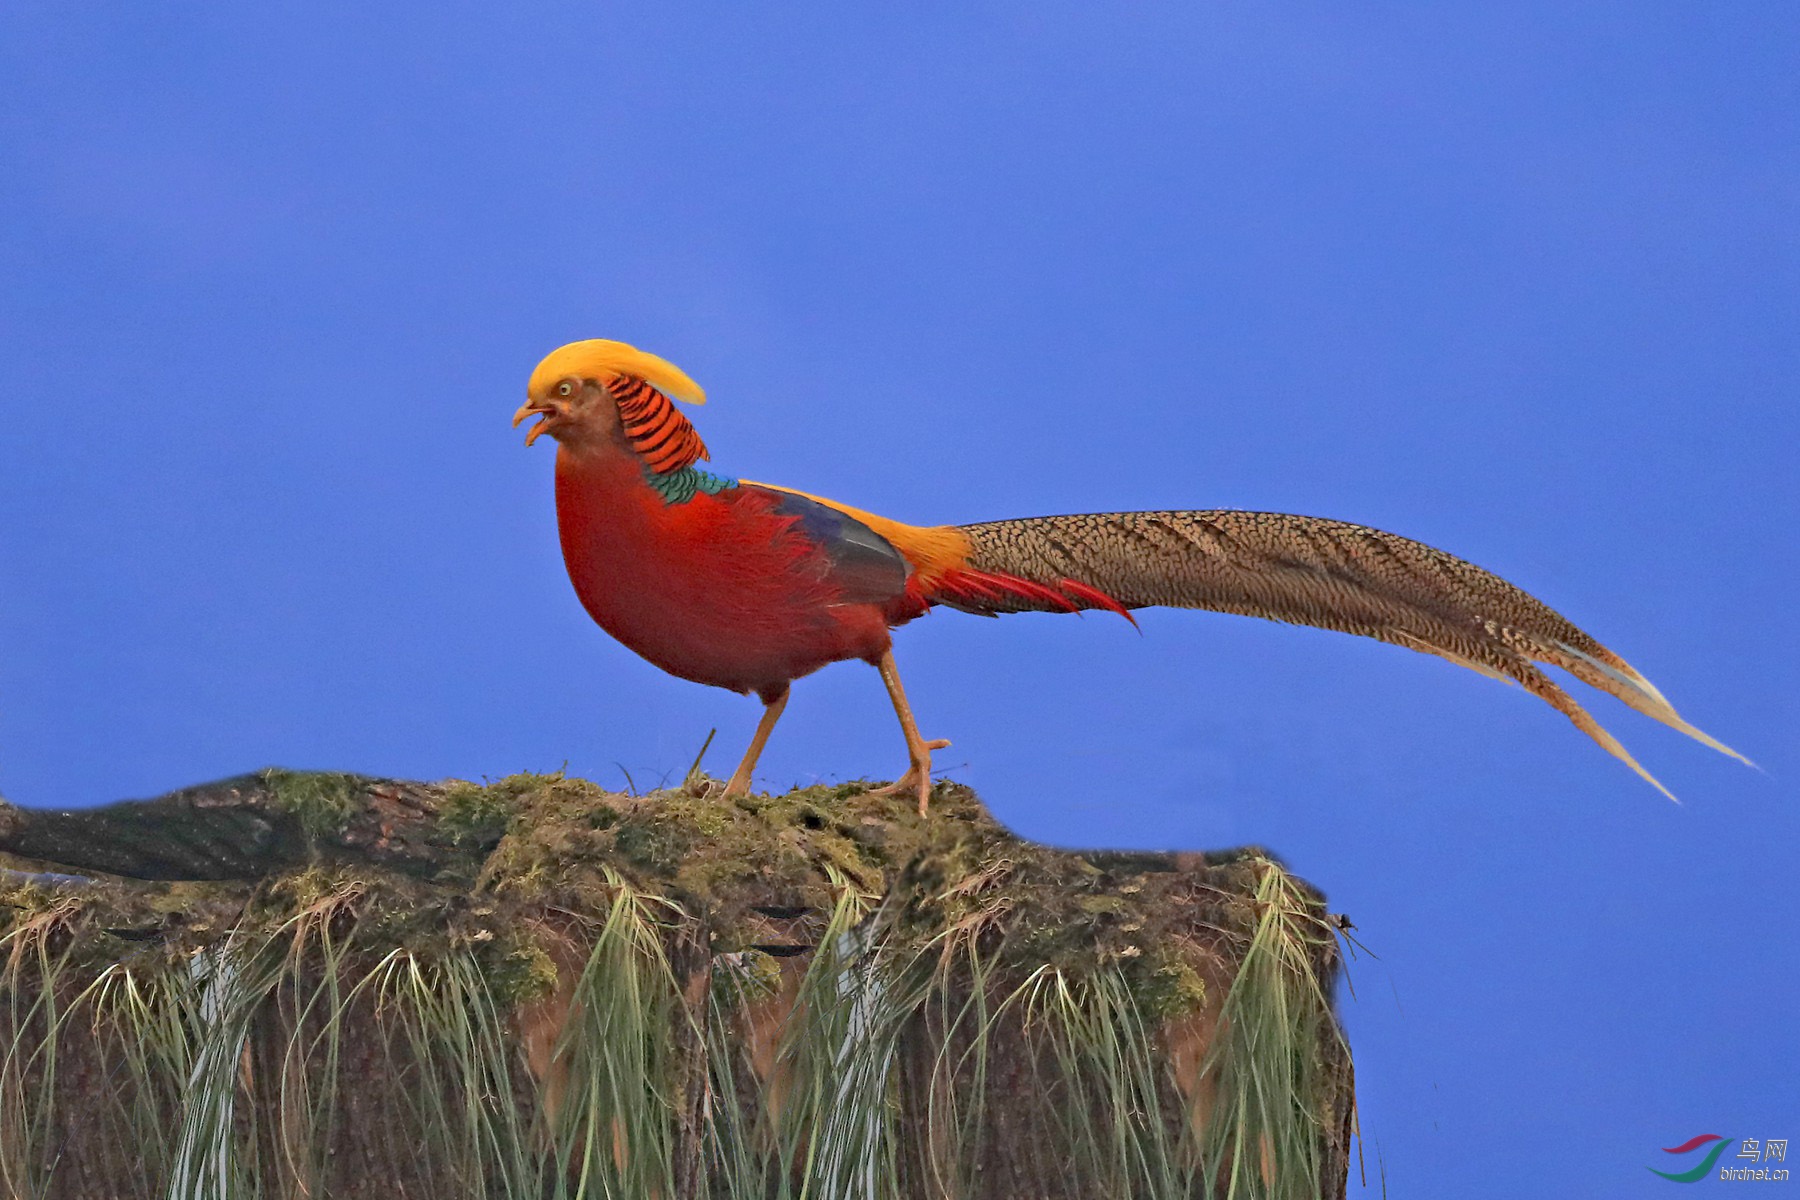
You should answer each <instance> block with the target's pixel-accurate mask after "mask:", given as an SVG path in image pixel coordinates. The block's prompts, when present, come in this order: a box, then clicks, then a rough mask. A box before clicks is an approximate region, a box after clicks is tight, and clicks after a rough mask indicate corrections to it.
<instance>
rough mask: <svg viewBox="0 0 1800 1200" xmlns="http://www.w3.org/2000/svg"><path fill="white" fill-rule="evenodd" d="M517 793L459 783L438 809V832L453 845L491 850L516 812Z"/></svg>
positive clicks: (448, 790)
mask: <svg viewBox="0 0 1800 1200" xmlns="http://www.w3.org/2000/svg"><path fill="white" fill-rule="evenodd" d="M519 794H520V793H519V792H518V791H514V790H510V789H506V788H494V787H480V786H477V785H476V784H473V783H468V782H463V781H458V782H456V783H453V784H451V785H450V787H449V788H448V789H446V790H445V792H444V799H443V802H442V803H441V804H440V805H439V806H438V832H439V834H440V835H441V836H442V837H443V839H444V840H445V841H446V842H448V843H449V844H450V845H452V846H456V847H458V848H460V849H466V850H483V851H486V850H490V849H492V848H493V847H494V845H495V844H496V843H498V842H499V841H500V839H501V838H502V837H504V836H505V834H506V829H507V826H509V825H511V824H512V820H513V816H514V815H515V814H516V813H517V811H518V799H519Z"/></svg>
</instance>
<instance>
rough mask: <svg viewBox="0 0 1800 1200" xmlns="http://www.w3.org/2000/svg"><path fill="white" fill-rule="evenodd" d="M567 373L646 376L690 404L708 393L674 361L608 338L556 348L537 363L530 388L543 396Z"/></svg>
mask: <svg viewBox="0 0 1800 1200" xmlns="http://www.w3.org/2000/svg"><path fill="white" fill-rule="evenodd" d="M567 375H576V376H580V377H581V378H583V379H598V380H600V381H601V382H605V381H607V380H609V379H611V378H613V377H615V376H620V375H623V376H628V377H630V378H632V379H642V380H643V381H644V382H645V383H647V384H649V385H650V386H651V387H654V388H657V389H659V390H661V391H663V392H666V393H668V394H669V395H671V396H673V397H675V399H677V400H685V401H687V402H688V403H689V404H705V403H706V393H705V392H704V391H702V390H701V389H700V385H699V384H697V383H695V382H694V381H693V380H691V379H689V378H688V377H687V372H685V371H683V370H682V369H681V368H680V367H678V366H676V365H675V364H674V363H672V362H670V361H668V360H667V359H664V358H658V357H656V355H654V354H646V353H645V352H644V351H642V350H639V349H638V348H637V347H636V346H628V345H626V344H625V343H624V342H612V341H608V340H606V339H605V338H589V339H588V340H587V341H585V342H570V343H569V344H568V345H566V346H560V347H558V348H557V349H555V350H552V351H551V352H550V353H549V354H548V355H546V356H545V357H544V361H543V362H541V363H539V364H538V365H537V370H535V371H533V372H532V373H531V382H530V383H529V384H527V385H526V386H527V390H528V391H529V393H530V394H531V395H533V396H536V395H540V394H542V393H543V392H544V391H546V390H548V389H549V387H550V385H551V384H553V383H555V382H556V381H557V380H559V379H561V378H563V377H564V376H567Z"/></svg>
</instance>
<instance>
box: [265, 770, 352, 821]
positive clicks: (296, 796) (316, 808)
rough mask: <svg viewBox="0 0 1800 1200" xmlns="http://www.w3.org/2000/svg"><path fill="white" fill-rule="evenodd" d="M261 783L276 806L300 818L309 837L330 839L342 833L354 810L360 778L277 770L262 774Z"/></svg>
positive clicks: (342, 774) (337, 773) (334, 772)
mask: <svg viewBox="0 0 1800 1200" xmlns="http://www.w3.org/2000/svg"><path fill="white" fill-rule="evenodd" d="M262 781H263V783H264V784H266V785H267V786H268V789H269V791H270V793H271V794H272V795H273V796H274V797H275V803H276V805H277V806H278V807H279V808H281V810H282V811H284V812H286V813H289V814H291V815H293V816H295V817H297V818H299V820H300V827H301V828H302V829H304V830H305V831H306V832H307V834H308V836H311V837H329V836H331V835H332V834H335V833H339V832H341V831H342V830H343V828H344V826H345V825H346V824H348V823H349V820H350V816H351V814H352V813H354V812H355V811H356V804H357V794H358V793H359V792H360V791H361V789H362V784H363V780H362V778H361V777H360V776H357V775H350V774H346V773H345V772H342V771H286V770H282V769H281V768H279V767H270V768H269V769H268V770H266V771H264V772H262Z"/></svg>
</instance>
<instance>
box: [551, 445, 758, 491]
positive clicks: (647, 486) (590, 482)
mask: <svg viewBox="0 0 1800 1200" xmlns="http://www.w3.org/2000/svg"><path fill="white" fill-rule="evenodd" d="M556 481H557V493H558V501H559V503H561V502H562V499H563V497H564V496H565V495H567V496H568V497H569V498H571V499H573V498H574V497H575V496H577V495H579V496H580V497H581V498H582V499H583V500H584V501H585V502H586V503H588V504H599V505H602V506H605V505H608V504H612V503H624V502H632V503H638V504H642V503H645V502H648V501H649V500H650V499H651V497H655V498H656V499H657V500H660V501H661V503H663V504H666V505H674V504H686V503H687V502H688V501H690V500H692V499H693V498H694V497H695V496H701V495H705V496H716V495H718V494H719V493H720V492H723V491H727V490H729V489H731V488H735V487H737V486H738V481H737V480H736V479H732V478H730V477H728V476H724V475H715V474H713V473H712V472H711V471H702V470H700V469H699V468H698V467H681V468H680V469H678V470H674V471H664V472H661V473H657V472H654V471H652V470H650V468H649V466H648V464H646V463H645V462H644V460H643V459H642V458H640V457H639V456H638V455H637V454H635V453H634V452H632V451H631V450H630V449H629V448H627V447H625V446H600V447H595V446H592V445H588V444H585V443H573V444H571V443H568V442H564V443H562V444H561V445H559V446H558V448H557V453H556Z"/></svg>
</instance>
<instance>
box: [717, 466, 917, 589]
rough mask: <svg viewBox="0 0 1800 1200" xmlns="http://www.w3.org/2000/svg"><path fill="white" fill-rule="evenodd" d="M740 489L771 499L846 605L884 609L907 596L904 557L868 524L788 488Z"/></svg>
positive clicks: (750, 486)
mask: <svg viewBox="0 0 1800 1200" xmlns="http://www.w3.org/2000/svg"><path fill="white" fill-rule="evenodd" d="M739 488H740V489H741V491H742V492H743V493H744V494H746V495H748V496H755V497H759V498H766V500H767V502H768V503H769V512H770V513H771V514H772V515H773V516H776V517H778V518H791V519H792V521H793V524H792V525H791V526H790V527H789V528H790V530H791V531H792V532H795V533H798V534H799V535H800V536H802V537H804V538H805V539H806V540H807V541H809V542H811V543H812V544H813V545H814V546H815V547H817V548H818V550H819V551H820V552H821V554H820V557H819V558H818V559H816V560H815V561H816V563H817V564H818V569H819V570H820V571H822V572H823V576H822V577H823V578H825V579H827V580H829V582H830V583H831V585H832V586H833V587H835V588H836V589H837V591H838V592H839V594H840V599H841V602H842V603H846V604H880V605H885V604H887V603H889V602H890V601H892V600H894V599H895V598H896V597H898V596H901V595H903V594H904V593H905V591H906V577H907V571H908V564H907V560H906V558H905V556H904V555H902V554H901V553H900V552H899V551H898V550H896V549H895V548H894V546H893V544H892V543H891V542H889V541H888V539H887V538H885V537H883V536H882V535H881V534H879V533H877V532H875V530H873V529H871V528H870V527H869V526H868V525H867V524H866V523H865V522H863V521H860V520H858V519H857V518H856V517H854V516H852V515H851V514H849V513H847V512H845V511H844V510H842V509H840V508H837V507H834V506H832V505H829V504H823V503H821V502H819V501H818V500H815V499H813V498H812V497H810V496H806V495H802V494H801V493H799V492H792V491H788V490H787V489H785V488H774V487H768V486H766V485H764V484H757V483H749V482H744V483H741V484H740V485H739Z"/></svg>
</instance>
